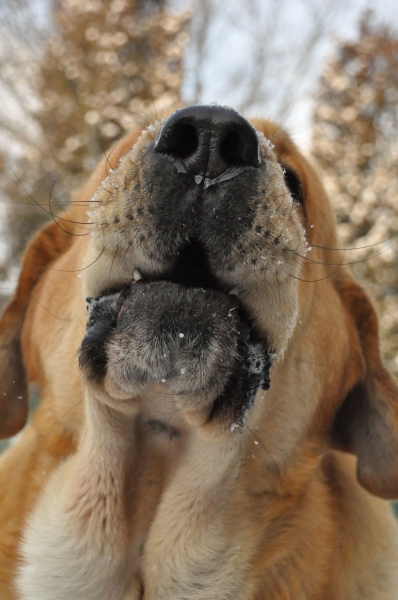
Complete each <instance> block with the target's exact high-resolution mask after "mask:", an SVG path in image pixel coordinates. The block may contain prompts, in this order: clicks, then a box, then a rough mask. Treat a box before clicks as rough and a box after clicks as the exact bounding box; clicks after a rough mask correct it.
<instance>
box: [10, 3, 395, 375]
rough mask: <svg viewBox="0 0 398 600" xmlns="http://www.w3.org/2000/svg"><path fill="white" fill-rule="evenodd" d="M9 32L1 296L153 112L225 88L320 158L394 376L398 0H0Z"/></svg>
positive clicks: (224, 94) (222, 99)
mask: <svg viewBox="0 0 398 600" xmlns="http://www.w3.org/2000/svg"><path fill="white" fill-rule="evenodd" d="M395 24H396V27H395V28H394V25H395ZM0 34H1V35H0V106H1V109H0V190H1V191H0V215H1V219H0V228H1V229H0V306H1V305H4V303H5V302H6V301H7V298H8V297H9V295H10V294H11V293H12V290H13V288H14V285H15V281H16V278H17V275H18V269H19V264H20V259H21V253H22V251H23V248H24V247H25V245H26V242H27V240H28V239H29V238H30V237H31V235H32V233H33V232H34V230H35V229H37V227H39V226H40V225H41V224H42V223H43V222H44V221H45V220H47V219H49V218H51V211H54V212H60V211H61V210H62V207H65V206H67V203H68V202H69V201H70V199H71V196H72V194H73V191H74V190H75V189H76V188H77V187H79V186H80V185H81V183H82V182H83V181H84V179H85V178H86V177H87V175H88V173H90V172H91V170H92V169H93V167H94V165H95V164H96V162H97V160H98V159H99V158H100V157H101V156H102V155H103V154H104V153H105V152H106V151H108V150H109V149H111V148H112V145H113V144H114V143H115V142H116V141H117V140H118V139H119V137H120V136H122V135H123V134H124V133H125V132H126V131H128V130H129V129H130V128H131V127H133V126H134V124H135V123H137V122H139V123H141V122H142V121H143V120H144V119H145V116H144V113H147V114H148V113H149V114H150V115H155V116H156V114H157V113H158V111H159V110H162V109H164V108H170V109H171V108H173V107H175V106H176V105H177V104H178V103H179V102H181V99H182V101H183V102H186V103H198V102H206V103H207V102H217V103H220V104H225V105H229V106H232V107H233V108H235V109H237V110H239V111H240V112H242V113H244V114H246V115H248V116H250V115H254V116H255V115H258V116H269V117H271V118H273V119H275V120H276V121H278V122H279V123H281V124H282V125H283V126H284V127H285V128H287V129H288V130H289V132H290V133H291V135H292V137H293V139H294V140H295V141H296V142H297V144H298V145H299V146H300V148H301V150H302V151H303V152H304V153H305V154H306V155H307V156H309V157H310V158H311V160H312V161H313V162H314V163H315V165H316V166H317V168H318V170H319V171H320V172H321V178H322V179H323V181H324V183H325V185H326V188H327V191H328V192H329V194H330V197H331V199H332V202H333V203H334V206H335V209H336V212H337V217H338V222H339V233H340V239H341V244H342V247H343V246H344V247H345V248H347V249H350V250H347V251H346V262H352V263H354V264H353V265H352V268H353V270H354V271H355V273H356V276H357V277H359V278H360V279H361V281H362V283H363V285H364V286H365V287H366V288H367V289H368V291H369V293H370V295H371V296H372V298H373V300H374V301H375V303H376V305H377V310H378V312H379V316H380V324H381V338H382V351H383V355H384V358H385V361H386V362H387V364H388V366H389V367H390V369H391V370H392V371H393V372H394V373H395V375H396V376H398V269H397V265H398V135H397V134H398V3H397V2H396V0H378V1H377V3H376V1H375V0H374V1H373V2H370V1H369V0H344V1H343V0H323V1H322V2H318V1H317V0H228V2H222V1H221V0H196V1H195V0H191V1H188V0H169V1H167V0H0Z"/></svg>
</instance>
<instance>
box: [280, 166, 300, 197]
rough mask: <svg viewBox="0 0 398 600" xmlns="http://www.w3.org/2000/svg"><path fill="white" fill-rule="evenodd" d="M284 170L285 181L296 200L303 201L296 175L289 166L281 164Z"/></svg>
mask: <svg viewBox="0 0 398 600" xmlns="http://www.w3.org/2000/svg"><path fill="white" fill-rule="evenodd" d="M282 166H283V168H284V170H285V183H286V185H287V187H288V188H289V190H290V193H291V195H292V197H293V199H294V200H296V202H299V203H300V204H302V203H303V190H302V188H301V183H300V179H299V177H298V175H297V174H296V173H295V172H294V171H293V170H292V169H290V168H289V167H285V166H284V165H282Z"/></svg>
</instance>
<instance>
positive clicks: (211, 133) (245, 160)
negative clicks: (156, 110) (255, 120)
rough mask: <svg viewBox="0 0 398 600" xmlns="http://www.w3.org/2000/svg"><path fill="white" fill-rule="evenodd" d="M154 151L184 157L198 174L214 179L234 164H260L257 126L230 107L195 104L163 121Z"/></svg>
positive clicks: (242, 165)
mask: <svg viewBox="0 0 398 600" xmlns="http://www.w3.org/2000/svg"><path fill="white" fill-rule="evenodd" d="M155 151H156V152H158V153H161V154H165V155H168V156H172V157H174V158H175V159H179V160H180V161H182V162H183V163H184V165H185V167H186V168H187V170H188V171H189V172H191V173H192V174H193V175H194V176H195V177H200V176H201V177H203V178H207V179H211V180H212V179H214V178H216V177H219V176H220V175H221V174H222V173H224V172H225V171H226V170H228V169H230V168H231V167H246V166H251V167H259V166H260V163H261V160H260V155H259V142H258V138H257V133H256V131H255V129H254V128H253V127H252V126H251V125H250V123H249V122H248V121H246V119H244V118H243V117H242V116H241V115H239V114H238V113H237V112H235V111H234V110H232V109H231V108H224V107H220V106H192V107H189V108H184V109H182V110H179V111H177V112H175V113H174V114H173V115H172V116H171V117H170V118H169V119H168V120H167V121H166V123H165V124H164V126H163V128H162V130H161V132H160V135H159V137H158V139H157V140H156V143H155Z"/></svg>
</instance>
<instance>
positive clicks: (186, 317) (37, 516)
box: [0, 106, 398, 600]
mask: <svg viewBox="0 0 398 600" xmlns="http://www.w3.org/2000/svg"><path fill="white" fill-rule="evenodd" d="M252 125H253V126H251V125H250V124H249V123H248V122H247V121H245V120H244V119H243V118H242V117H240V116H239V115H237V113H235V112H234V111H231V110H230V109H224V108H220V107H215V106H212V107H192V108H189V109H184V110H182V111H178V112H177V113H175V114H174V115H172V116H171V117H170V118H169V119H168V120H165V119H164V120H163V121H161V122H157V123H154V124H153V125H152V126H150V127H149V128H148V129H146V130H145V131H144V132H142V133H141V132H133V133H132V134H131V135H130V136H128V137H127V138H125V139H124V140H123V141H122V142H120V144H119V145H118V147H117V148H116V150H115V151H114V152H112V154H111V156H110V157H109V161H104V162H103V163H102V164H101V165H100V166H99V168H98V169H97V171H96V172H95V173H94V175H93V177H92V179H91V180H90V182H89V183H88V184H87V186H86V187H85V188H84V189H83V190H82V191H81V192H80V194H78V196H77V198H76V201H75V204H74V206H73V208H72V209H71V210H70V211H68V213H67V214H65V215H64V216H63V218H61V219H57V220H56V223H52V224H50V225H48V226H47V227H46V228H44V229H43V230H42V231H41V232H39V234H38V235H37V236H36V238H35V239H34V240H33V242H32V243H31V245H30V246H29V248H28V250H27V253H26V255H25V258H24V263H23V267H22V271H21V276H20V281H19V285H18V289H17V291H16V293H15V295H14V298H13V299H12V300H11V302H10V304H9V306H8V308H7V309H6V311H5V313H4V316H3V320H2V324H1V352H2V364H1V368H2V376H1V383H2V385H3V389H2V390H1V395H0V415H1V431H2V434H3V436H5V435H11V434H13V433H15V432H16V431H18V430H19V429H20V428H21V427H22V425H23V424H24V421H25V419H26V407H27V400H26V397H27V389H26V381H35V382H37V383H39V384H40V386H41V403H40V406H39V408H38V409H37V411H36V413H35V415H34V418H33V420H32V422H31V424H30V425H29V426H28V427H27V428H26V429H25V430H24V432H23V433H22V435H21V437H20V438H19V440H18V442H16V443H15V444H14V445H13V446H12V447H11V448H10V449H9V450H8V451H7V453H6V454H5V455H4V456H3V457H2V460H1V463H0V482H1V483H0V494H1V499H0V523H1V530H0V531H1V533H0V597H1V598H2V599H3V600H5V599H11V598H22V599H24V600H28V599H29V600H32V599H34V600H61V599H62V600H63V599H65V600H66V599H68V600H71V599H73V600H83V599H84V600H138V599H142V598H143V599H145V600H155V599H156V600H171V599H173V600H178V599H179V600H183V599H184V600H185V599H189V600H199V599H203V600H204V599H206V600H221V599H223V600H232V599H234V600H238V599H240V600H265V599H267V600H281V599H286V600H287V599H291V600H304V599H305V600H315V599H316V600H333V599H335V600H354V599H358V600H359V599H365V598H366V599H374V600H376V599H377V600H382V599H383V600H387V599H388V600H393V599H395V598H397V597H398V528H397V525H396V523H395V520H394V517H393V515H392V513H391V509H390V507H389V505H388V503H387V502H385V501H384V500H380V499H379V498H376V496H380V497H381V498H393V497H397V496H398V391H397V388H396V386H395V384H394V382H393V380H392V378H391V376H390V375H389V374H388V372H387V371H386V370H385V368H384V367H383V365H382V363H381V359H380V355H379V348H378V345H379V342H378V331H377V318H376V315H375V313H374V310H373V307H372V305H371V303H370V302H369V300H368V298H367V296H366V294H365V293H364V291H363V290H362V288H361V287H360V286H359V285H358V284H357V283H356V282H355V281H354V280H353V279H352V277H351V275H350V274H349V272H348V271H347V268H346V267H345V266H344V265H343V263H344V254H343V253H342V252H340V251H339V250H338V242H337V240H336V227H335V221H334V218H333V214H332V210H331V207H330V204H329V202H328V200H327V198H326V196H325V192H324V190H323V188H322V186H321V184H320V182H319V181H318V178H317V176H316V174H315V173H314V171H313V170H312V168H311V167H310V165H309V164H308V163H307V161H306V160H305V159H304V158H303V156H302V155H301V154H300V153H299V151H298V150H297V149H296V148H295V146H294V145H293V144H292V142H291V141H290V139H289V138H288V137H287V135H286V134H285V133H283V131H281V129H280V128H279V127H277V126H276V125H275V124H273V123H271V122H268V121H253V122H252ZM121 156H122V157H123V158H122V159H121V160H120V162H119V158H120V157H121ZM111 168H113V169H112V170H110V171H109V169H111ZM107 173H108V177H107V179H105V180H104V181H103V182H102V184H101V185H100V187H99V190H98V192H97V193H95V190H96V188H97V187H98V186H99V184H100V182H101V181H102V180H103V179H104V177H105V176H106V174H107ZM91 199H92V201H91V206H90V209H89V214H90V218H89V219H87V217H86V210H87V207H88V204H89V203H90V200H91ZM81 275H82V276H81ZM230 292H232V294H231V293H230ZM86 296H90V297H91V299H90V300H89V301H88V324H87V330H86V331H85V322H86V315H85V313H86V307H85V297H86ZM83 338H84V339H83ZM82 339H83V342H82ZM79 348H80V349H79ZM78 356H79V358H78ZM78 362H79V364H80V369H79V365H78ZM269 378H270V385H269ZM268 387H269V390H268V391H265V390H267V389H268ZM354 455H355V456H354ZM68 457H69V458H68ZM65 459H67V460H65ZM21 537H22V538H23V540H22V541H21ZM17 590H18V591H17Z"/></svg>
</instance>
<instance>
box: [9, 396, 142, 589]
mask: <svg viewBox="0 0 398 600" xmlns="http://www.w3.org/2000/svg"><path fill="white" fill-rule="evenodd" d="M87 396H88V397H87V398H86V401H87V402H86V406H87V426H86V430H85V432H84V434H83V439H82V442H81V446H80V448H79V450H78V452H77V453H76V454H75V455H74V456H73V457H72V458H70V459H69V460H68V461H67V462H66V463H65V464H64V465H62V466H61V467H60V468H59V469H58V471H57V472H56V473H55V474H54V476H53V477H52V479H51V480H50V482H49V484H48V486H47V488H46V490H45V493H44V495H43V497H42V498H41V500H40V501H39V503H38V506H37V508H36V509H35V512H34V514H33V517H32V519H31V521H30V526H29V527H28V530H27V532H26V536H25V542H24V554H25V556H26V564H25V566H24V567H23V568H22V574H21V576H20V578H19V588H20V591H21V592H20V593H21V597H22V598H23V599H26V600H28V599H29V600H33V599H34V600H39V599H40V600H47V599H48V600H70V599H71V598H73V599H74V600H83V599H84V600H86V599H87V600H89V599H90V600H91V599H93V600H94V598H95V600H102V599H103V600H111V599H115V600H116V599H117V600H121V599H123V598H124V597H125V590H126V589H129V596H128V597H129V598H131V599H134V598H139V591H138V588H139V583H138V582H136V583H134V575H135V573H132V572H131V569H129V568H127V567H128V556H127V553H128V548H129V539H128V532H129V528H128V524H127V522H126V506H125V485H126V472H127V471H128V470H129V468H130V466H131V464H132V463H133V462H134V461H135V458H136V457H135V442H134V414H131V415H129V417H128V418H127V417H126V415H125V414H123V415H122V414H120V413H117V412H116V411H114V410H112V409H109V408H108V407H107V406H105V405H104V404H103V403H102V402H101V401H98V398H96V397H95V396H93V394H90V393H88V394H87ZM101 400H102V399H101ZM134 587H135V588H136V593H134Z"/></svg>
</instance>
